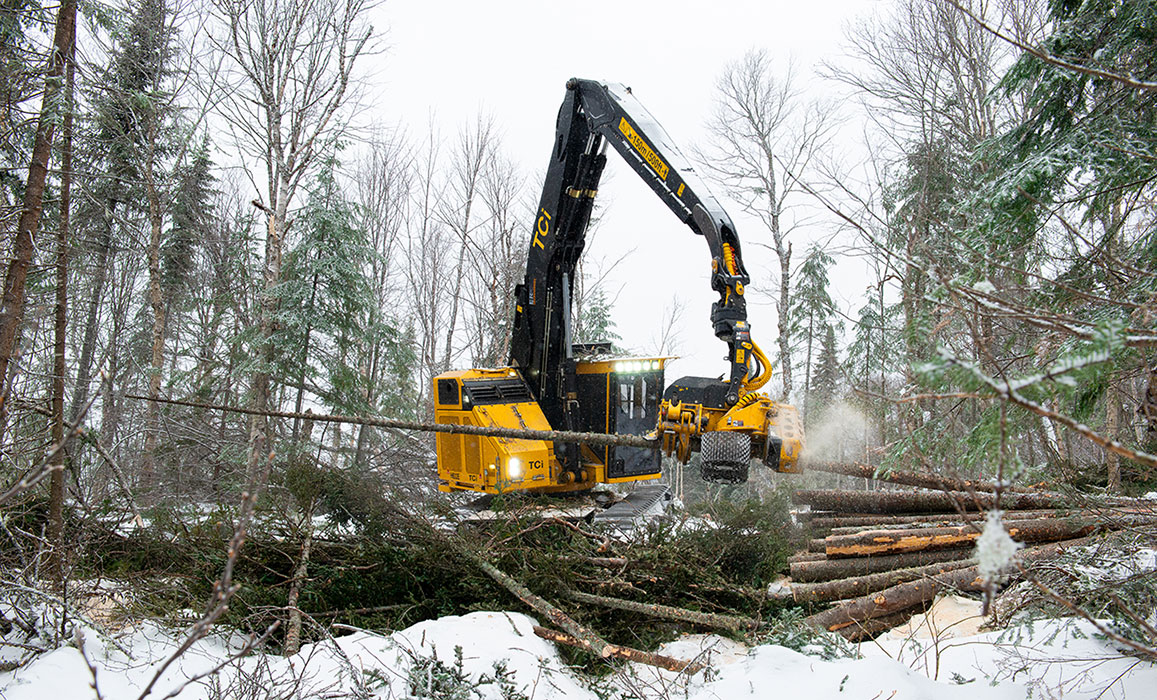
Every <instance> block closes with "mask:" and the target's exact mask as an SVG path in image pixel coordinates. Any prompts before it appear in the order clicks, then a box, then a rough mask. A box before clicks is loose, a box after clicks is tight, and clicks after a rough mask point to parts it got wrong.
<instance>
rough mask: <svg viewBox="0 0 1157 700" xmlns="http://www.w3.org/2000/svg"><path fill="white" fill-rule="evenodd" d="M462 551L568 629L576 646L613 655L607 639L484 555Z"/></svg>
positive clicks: (518, 594) (485, 570)
mask: <svg viewBox="0 0 1157 700" xmlns="http://www.w3.org/2000/svg"><path fill="white" fill-rule="evenodd" d="M462 551H463V552H464V553H466V554H467V556H469V557H470V559H471V560H473V562H474V563H475V564H477V565H478V568H480V569H482V571H484V572H486V575H487V576H489V577H490V578H492V579H494V580H495V581H497V582H498V584H499V585H501V586H502V587H503V588H505V589H506V590H508V591H510V592H511V593H512V594H514V595H515V596H516V597H517V598H518V599H519V600H521V601H522V602H524V603H526V604H527V605H529V606H530V607H531V608H532V609H534V610H535V611H536V612H538V613H539V614H540V615H544V616H545V617H546V618H547V619H548V620H550V621H551V622H552V623H553V624H555V625H557V626H559V627H561V628H563V629H564V630H566V631H567V632H568V633H569V634H570V635H571V637H573V638H574V639H575V645H576V646H580V647H582V648H583V649H586V650H587V651H589V652H591V653H593V654H594V655H596V656H599V657H601V658H604V659H605V658H607V657H608V656H611V655H612V651H613V650H612V645H611V644H608V643H607V642H606V640H604V639H603V638H602V637H600V636H599V635H598V634H596V633H595V632H593V631H591V630H589V629H587V628H586V627H583V626H582V625H580V624H579V623H577V622H575V621H574V620H573V619H571V617H570V616H568V615H567V614H566V613H564V612H563V611H561V610H559V609H558V608H556V607H555V606H553V605H551V604H550V603H549V602H548V601H546V600H545V599H543V598H540V597H539V596H536V595H535V594H534V593H531V592H530V589H529V588H527V587H526V586H524V585H522V584H521V583H519V582H518V581H516V580H515V579H513V578H511V577H510V576H507V575H506V574H504V573H503V572H502V571H499V570H498V568H497V567H496V566H494V565H493V564H491V563H490V562H488V561H486V560H485V559H483V558H482V557H480V556H478V555H477V554H474V553H473V552H466V551H465V550H462Z"/></svg>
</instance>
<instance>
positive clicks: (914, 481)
mask: <svg viewBox="0 0 1157 700" xmlns="http://www.w3.org/2000/svg"><path fill="white" fill-rule="evenodd" d="M804 469H806V470H810V471H817V472H828V473H829V474H843V475H844V476H856V477H860V478H863V479H876V480H878V481H887V482H889V483H892V484H904V485H905V486H918V487H920V488H924V489H935V490H938V491H985V492H992V491H994V490H995V489H996V487H995V486H994V485H993V484H992V483H991V482H989V481H984V480H978V479H957V478H954V477H950V476H941V475H939V474H932V473H929V472H913V471H905V470H903V469H891V470H884V469H880V470H877V468H876V467H872V466H869V465H867V464H859V463H849V462H807V463H806V464H804ZM1034 491H1035V490H1034V489H1026V488H1019V487H1015V486H1006V487H1005V488H1004V492H1005V493H1014V492H1026V493H1032V492H1034Z"/></svg>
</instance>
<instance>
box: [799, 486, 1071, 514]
mask: <svg viewBox="0 0 1157 700" xmlns="http://www.w3.org/2000/svg"><path fill="white" fill-rule="evenodd" d="M791 500H792V503H794V504H796V505H808V506H811V507H812V508H819V509H822V510H832V511H840V512H854V513H955V512H956V511H957V510H958V509H961V510H966V511H977V510H987V509H989V508H991V507H992V505H993V495H992V494H987V493H966V492H961V491H948V492H939V493H936V492H926V493H925V492H921V493H917V492H909V491H839V490H835V489H827V490H811V491H796V492H795V493H793V494H792V496H791ZM1070 505H1072V501H1071V499H1070V498H1069V497H1068V496H1065V495H1063V494H1057V493H1008V494H1004V495H1003V496H1002V497H1001V499H1000V507H1001V509H1003V510H1040V509H1051V508H1066V507H1068V506H1070Z"/></svg>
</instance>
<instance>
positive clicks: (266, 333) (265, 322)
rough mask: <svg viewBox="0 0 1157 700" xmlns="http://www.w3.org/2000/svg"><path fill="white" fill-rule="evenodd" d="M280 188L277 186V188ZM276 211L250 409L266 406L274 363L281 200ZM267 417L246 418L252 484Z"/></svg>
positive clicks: (262, 456)
mask: <svg viewBox="0 0 1157 700" xmlns="http://www.w3.org/2000/svg"><path fill="white" fill-rule="evenodd" d="M279 189H280V188H279ZM277 207H278V211H277V212H274V211H268V210H267V211H266V215H267V218H268V228H267V232H266V237H265V264H264V266H263V270H262V280H263V284H262V291H261V311H260V313H261V328H260V339H259V341H258V342H259V343H260V345H259V348H260V350H259V354H260V362H259V365H258V368H257V371H256V372H254V374H253V389H252V390H253V409H254V410H255V411H267V410H268V409H269V368H270V366H272V364H273V359H274V348H273V317H274V314H275V313H276V311H277V297H276V296H275V295H274V287H275V286H276V285H277V283H278V281H279V280H280V279H281V227H280V226H279V222H284V221H285V214H284V212H285V210H284V205H283V203H282V202H280V201H278V203H277ZM268 452H269V419H268V418H267V417H265V416H264V415H261V414H260V413H255V414H254V415H252V416H251V417H250V421H249V459H248V462H247V465H246V479H247V480H248V482H249V483H250V485H251V487H252V485H257V484H264V483H265V477H266V476H267V474H266V469H263V465H268V464H269V462H270V460H269V459H267V456H268Z"/></svg>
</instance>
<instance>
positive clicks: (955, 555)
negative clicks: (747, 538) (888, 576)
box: [788, 549, 972, 583]
mask: <svg viewBox="0 0 1157 700" xmlns="http://www.w3.org/2000/svg"><path fill="white" fill-rule="evenodd" d="M971 557H972V550H969V549H945V550H942V551H935V552H915V553H913V554H890V555H885V556H879V557H853V558H850V559H828V560H825V561H803V562H799V563H796V564H789V565H788V567H789V571H790V572H791V577H792V579H794V580H796V581H803V582H805V583H815V582H817V581H833V580H836V579H842V578H849V577H852V576H866V575H868V574H878V573H880V572H882V571H894V570H896V569H908V568H912V567H916V566H927V565H928V564H938V563H943V562H946V561H961V560H963V559H969V558H971Z"/></svg>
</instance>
